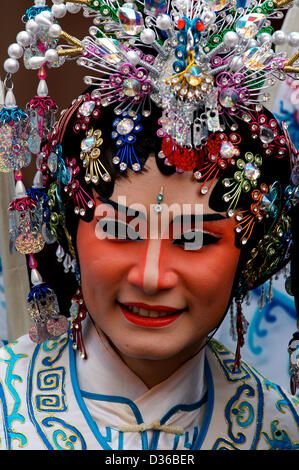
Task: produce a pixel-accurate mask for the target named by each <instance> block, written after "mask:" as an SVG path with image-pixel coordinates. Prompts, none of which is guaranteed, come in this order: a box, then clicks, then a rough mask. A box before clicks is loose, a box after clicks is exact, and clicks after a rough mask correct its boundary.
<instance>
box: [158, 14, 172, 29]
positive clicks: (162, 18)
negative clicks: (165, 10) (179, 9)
mask: <svg viewBox="0 0 299 470" xmlns="http://www.w3.org/2000/svg"><path fill="white" fill-rule="evenodd" d="M156 24H157V27H158V28H159V29H162V30H164V31H167V30H168V29H169V28H170V25H171V19H170V17H169V16H168V15H165V14H164V15H159V16H158V18H157V22H156Z"/></svg>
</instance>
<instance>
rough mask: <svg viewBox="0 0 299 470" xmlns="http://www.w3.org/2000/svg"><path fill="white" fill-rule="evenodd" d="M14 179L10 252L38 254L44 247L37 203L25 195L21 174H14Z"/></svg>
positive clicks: (10, 214)
mask: <svg viewBox="0 0 299 470" xmlns="http://www.w3.org/2000/svg"><path fill="white" fill-rule="evenodd" d="M15 179H16V186H15V195H16V197H15V199H14V200H13V201H12V202H11V204H10V206H9V224H10V247H11V251H12V252H13V251H18V252H19V253H21V254H24V255H29V254H30V253H38V252H40V251H41V250H42V249H43V248H44V246H45V240H44V238H43V236H42V218H41V217H40V215H41V214H40V208H39V207H38V205H37V201H36V200H34V199H32V197H30V196H29V195H28V194H27V193H26V190H25V186H24V184H23V182H22V173H21V172H17V173H16V174H15Z"/></svg>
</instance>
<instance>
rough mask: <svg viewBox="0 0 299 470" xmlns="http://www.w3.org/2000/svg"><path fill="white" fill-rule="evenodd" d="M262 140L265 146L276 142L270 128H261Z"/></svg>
mask: <svg viewBox="0 0 299 470" xmlns="http://www.w3.org/2000/svg"><path fill="white" fill-rule="evenodd" d="M260 139H261V141H262V142H263V144H270V143H271V142H273V140H274V134H273V131H272V130H271V129H270V128H269V127H266V126H261V127H260Z"/></svg>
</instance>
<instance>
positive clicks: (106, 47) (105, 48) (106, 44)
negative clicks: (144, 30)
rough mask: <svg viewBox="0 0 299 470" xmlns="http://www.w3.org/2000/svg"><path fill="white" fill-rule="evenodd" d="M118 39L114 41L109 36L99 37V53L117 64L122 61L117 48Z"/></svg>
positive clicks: (108, 60) (111, 62)
mask: <svg viewBox="0 0 299 470" xmlns="http://www.w3.org/2000/svg"><path fill="white" fill-rule="evenodd" d="M116 44H117V41H113V40H112V39H109V38H98V39H97V45H98V48H97V53H98V54H99V55H101V56H102V57H103V58H104V59H105V60H106V61H107V62H109V63H110V64H117V63H118V62H120V60H121V59H120V58H119V56H118V49H117V48H116Z"/></svg>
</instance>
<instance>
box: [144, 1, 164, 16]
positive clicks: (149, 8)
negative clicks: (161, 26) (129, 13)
mask: <svg viewBox="0 0 299 470" xmlns="http://www.w3.org/2000/svg"><path fill="white" fill-rule="evenodd" d="M144 6H145V11H146V13H148V14H149V15H153V16H158V15H160V14H162V13H166V11H167V3H166V1H165V0H145V2H144Z"/></svg>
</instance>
